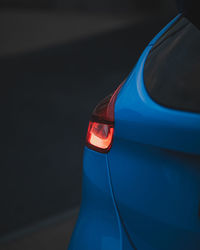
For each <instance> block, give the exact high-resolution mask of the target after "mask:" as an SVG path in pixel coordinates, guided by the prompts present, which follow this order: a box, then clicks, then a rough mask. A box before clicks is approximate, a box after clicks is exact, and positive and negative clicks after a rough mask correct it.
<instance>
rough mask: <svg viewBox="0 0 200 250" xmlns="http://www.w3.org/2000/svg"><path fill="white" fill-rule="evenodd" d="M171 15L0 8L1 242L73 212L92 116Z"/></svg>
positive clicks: (129, 1)
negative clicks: (86, 137)
mask: <svg viewBox="0 0 200 250" xmlns="http://www.w3.org/2000/svg"><path fill="white" fill-rule="evenodd" d="M176 13H177V11H176V8H175V5H174V1H169V0H166V1H158V0H152V1H146V0H115V1H114V0H104V1H100V0H76V1H75V0H68V1H67V0H37V1H36V0H1V1H0V32H1V41H0V79H1V80H0V86H1V91H0V104H1V105H0V107H1V108H0V109H1V123H0V142H1V159H0V201H1V202H0V241H2V242H6V241H7V242H8V241H9V240H12V239H13V237H15V238H16V237H22V235H23V232H24V233H25V232H26V231H29V229H30V227H32V226H33V225H34V228H37V225H38V228H39V225H41V223H43V222H44V223H45V222H46V221H47V219H48V221H50V220H51V219H52V221H55V220H56V219H55V218H59V220H62V218H65V216H66V214H67V213H68V212H69V211H73V209H75V208H77V207H78V206H79V205H80V197H81V167H82V166H81V164H82V153H83V146H84V140H85V133H86V130H87V125H88V119H89V117H90V113H91V111H92V109H93V107H94V106H95V105H96V103H97V102H98V101H99V100H100V99H101V98H103V97H104V96H105V95H107V94H109V93H110V92H111V91H113V89H114V88H116V86H117V85H118V84H119V83H120V82H121V81H122V80H123V79H124V78H125V77H126V75H127V74H128V73H129V72H130V71H131V69H132V68H133V66H134V64H135V63H136V61H137V59H138V57H139V55H140V53H141V52H142V50H143V49H144V48H145V46H146V45H147V43H148V42H149V41H150V40H151V39H152V38H153V36H154V35H155V33H157V32H158V31H159V30H160V29H161V28H162V27H163V26H164V25H165V24H166V23H167V22H169V21H170V19H171V18H172V17H174V16H175V15H176ZM18 232H22V233H20V234H19V235H20V236H17V235H18ZM0 249H1V246H0ZM2 249H7V248H3V247H2ZM16 249H18V248H16ZM21 249H22V248H21ZM33 249H34V248H33ZM35 249H39V248H38V247H36V248H35ZM56 249H59V248H58V247H57V248H56Z"/></svg>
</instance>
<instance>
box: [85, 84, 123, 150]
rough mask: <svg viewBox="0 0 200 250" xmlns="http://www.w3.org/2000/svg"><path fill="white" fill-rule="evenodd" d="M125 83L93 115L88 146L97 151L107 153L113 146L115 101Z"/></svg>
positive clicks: (87, 140)
mask: <svg viewBox="0 0 200 250" xmlns="http://www.w3.org/2000/svg"><path fill="white" fill-rule="evenodd" d="M123 83H124V82H123ZM123 83H122V84H120V85H119V87H118V88H117V89H116V91H115V92H114V94H111V95H109V96H107V97H106V98H105V99H103V100H102V101H101V102H100V103H99V104H98V105H97V106H96V108H95V109H94V111H93V113H92V117H91V119H90V122H89V126H88V131H87V137H86V145H87V146H88V147H89V148H91V149H93V150H95V151H98V152H101V153H107V152H108V151H109V150H110V148H111V146H112V141H113V135H114V108H115V101H116V99H117V95H118V93H119V91H120V89H121V87H122V85H123Z"/></svg>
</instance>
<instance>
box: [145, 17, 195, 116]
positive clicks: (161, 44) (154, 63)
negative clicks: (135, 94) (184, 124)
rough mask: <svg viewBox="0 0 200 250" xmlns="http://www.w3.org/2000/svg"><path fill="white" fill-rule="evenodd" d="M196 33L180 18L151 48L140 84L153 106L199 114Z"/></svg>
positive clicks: (188, 22)
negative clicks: (141, 83) (143, 84)
mask: <svg viewBox="0 0 200 250" xmlns="http://www.w3.org/2000/svg"><path fill="white" fill-rule="evenodd" d="M199 76H200V30H199V29H198V28H197V27H196V26H194V25H193V24H192V23H191V22H190V21H189V20H188V19H187V18H185V17H181V18H180V19H179V20H178V21H177V22H176V23H175V24H174V25H173V26H172V27H171V28H170V29H169V30H168V31H167V32H166V33H165V34H164V35H163V36H162V37H161V38H160V39H159V40H158V41H157V43H156V44H155V45H154V46H153V48H152V49H151V51H150V53H149V55H148V57H147V60H146V63H145V67H144V82H145V86H146V89H147V91H148V93H149V95H150V97H151V98H152V99H153V100H154V101H156V102H157V103H159V104H161V105H163V106H166V107H169V108H173V109H177V110H184V111H190V112H200V77H199Z"/></svg>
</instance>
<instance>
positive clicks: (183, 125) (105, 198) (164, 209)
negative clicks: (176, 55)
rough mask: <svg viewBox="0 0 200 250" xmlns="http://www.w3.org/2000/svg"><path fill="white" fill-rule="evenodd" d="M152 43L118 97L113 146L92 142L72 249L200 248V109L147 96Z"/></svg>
mask: <svg viewBox="0 0 200 250" xmlns="http://www.w3.org/2000/svg"><path fill="white" fill-rule="evenodd" d="M177 18H179V16H177V17H176V18H175V19H174V20H172V21H171V22H170V23H169V24H168V25H167V26H166V27H165V28H164V29H163V30H162V31H161V32H160V33H159V34H158V35H157V36H156V37H155V38H154V39H153V40H152V41H151V42H150V43H149V45H148V46H147V48H146V49H145V51H144V52H143V54H142V56H141V58H140V59H139V61H138V63H137V65H136V67H135V68H134V70H133V72H132V73H131V74H130V75H129V77H128V79H127V81H126V83H125V85H124V86H123V88H122V89H121V91H120V93H119V95H118V98H117V102H116V105H115V133H114V140H113V145H112V148H111V150H110V152H109V153H108V154H101V153H97V152H94V151H92V150H90V149H87V148H86V149H85V153H84V164H83V165H84V166H83V190H82V204H81V210H80V215H79V219H78V222H77V225H76V228H75V231H74V234H73V237H72V240H71V243H70V247H69V250H80V249H82V250H91V249H95V250H107V249H109V250H112V249H115V250H117V249H119V250H131V249H141V250H155V249H159V250H160V249H162V250H168V249H170V250H171V249H176V250H179V249H180V250H188V249H190V250H196V249H200V218H199V204H200V167H199V166H200V115H198V114H194V113H187V112H182V111H175V110H171V109H168V108H166V107H162V106H160V105H159V104H157V103H155V102H154V101H153V100H151V98H150V97H149V96H148V94H147V92H146V89H145V86H144V82H143V68H144V63H145V60H146V58H147V56H148V53H149V51H150V50H151V48H152V45H153V44H154V43H155V42H156V41H157V39H158V38H159V37H160V36H161V35H162V34H163V33H164V32H165V31H166V30H167V29H168V28H169V27H170V26H171V25H172V24H173V23H174V22H175V21H176V19H177Z"/></svg>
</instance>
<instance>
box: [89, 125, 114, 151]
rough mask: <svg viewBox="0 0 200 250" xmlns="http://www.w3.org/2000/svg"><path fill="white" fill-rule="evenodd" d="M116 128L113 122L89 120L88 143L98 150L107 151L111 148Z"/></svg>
mask: <svg viewBox="0 0 200 250" xmlns="http://www.w3.org/2000/svg"><path fill="white" fill-rule="evenodd" d="M113 133H114V128H113V125H111V124H103V123H98V122H91V121H90V122H89V126H88V133H87V144H88V145H89V146H90V147H92V148H93V149H97V150H98V149H100V150H98V151H101V152H102V151H107V150H109V149H110V146H111V143H112V138H113Z"/></svg>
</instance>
